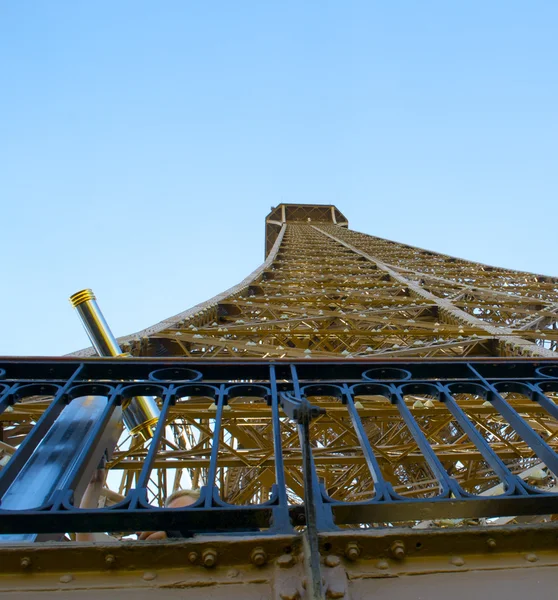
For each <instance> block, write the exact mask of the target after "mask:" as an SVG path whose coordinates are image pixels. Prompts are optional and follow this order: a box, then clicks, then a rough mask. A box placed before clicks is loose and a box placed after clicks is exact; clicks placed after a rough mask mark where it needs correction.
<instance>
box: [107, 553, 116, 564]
mask: <svg viewBox="0 0 558 600" xmlns="http://www.w3.org/2000/svg"><path fill="white" fill-rule="evenodd" d="M115 563H116V556H114V554H107V555H106V556H105V564H106V565H107V567H112V566H113V565H114V564H115Z"/></svg>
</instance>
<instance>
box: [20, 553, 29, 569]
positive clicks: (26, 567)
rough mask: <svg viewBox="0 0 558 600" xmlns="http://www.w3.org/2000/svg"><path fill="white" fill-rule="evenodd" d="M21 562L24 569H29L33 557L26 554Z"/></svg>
mask: <svg viewBox="0 0 558 600" xmlns="http://www.w3.org/2000/svg"><path fill="white" fill-rule="evenodd" d="M19 564H20V566H21V568H22V569H28V568H29V567H30V566H31V559H30V558H29V557H28V556H24V557H23V558H22V559H21V560H20V561H19Z"/></svg>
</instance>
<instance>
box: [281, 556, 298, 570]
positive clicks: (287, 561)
mask: <svg viewBox="0 0 558 600" xmlns="http://www.w3.org/2000/svg"><path fill="white" fill-rule="evenodd" d="M294 564H295V557H294V556H293V555H292V554H281V556H280V557H279V558H278V559H277V565H278V566H279V567H280V568H281V569H288V568H289V567H292V566H293V565H294Z"/></svg>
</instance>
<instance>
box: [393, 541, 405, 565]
mask: <svg viewBox="0 0 558 600" xmlns="http://www.w3.org/2000/svg"><path fill="white" fill-rule="evenodd" d="M389 549H390V552H391V554H392V556H393V558H395V559H397V560H403V559H404V558H405V543H404V542H402V541H401V540H396V541H395V542H393V544H392V545H391V546H390V547H389Z"/></svg>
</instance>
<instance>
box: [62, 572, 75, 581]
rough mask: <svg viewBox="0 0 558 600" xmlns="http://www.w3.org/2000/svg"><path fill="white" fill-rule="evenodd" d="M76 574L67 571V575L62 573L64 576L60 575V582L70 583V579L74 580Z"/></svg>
mask: <svg viewBox="0 0 558 600" xmlns="http://www.w3.org/2000/svg"><path fill="white" fill-rule="evenodd" d="M73 579H74V576H73V575H71V574H70V573H67V574H66V575H62V577H60V579H59V581H60V583H70V581H73Z"/></svg>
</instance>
